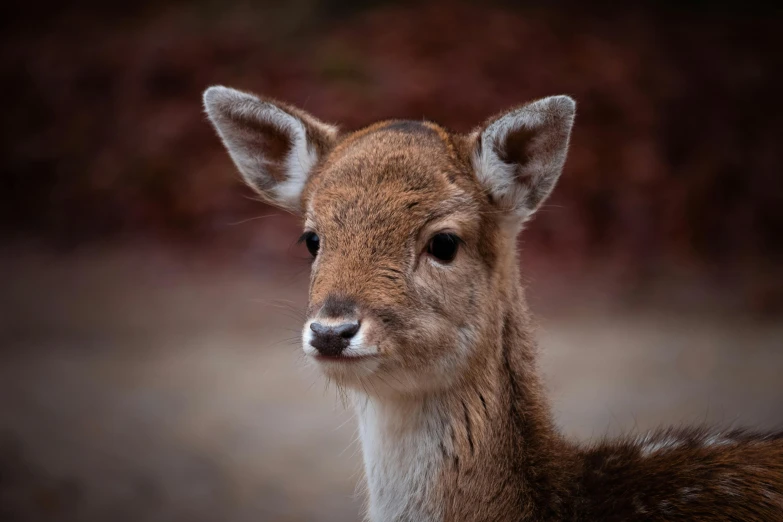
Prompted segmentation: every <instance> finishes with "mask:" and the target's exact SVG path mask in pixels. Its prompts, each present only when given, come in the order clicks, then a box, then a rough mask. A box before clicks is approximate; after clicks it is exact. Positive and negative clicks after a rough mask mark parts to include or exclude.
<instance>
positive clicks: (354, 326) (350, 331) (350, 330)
mask: <svg viewBox="0 0 783 522" xmlns="http://www.w3.org/2000/svg"><path fill="white" fill-rule="evenodd" d="M358 331H359V321H354V322H352V323H343V324H341V325H338V326H335V327H334V333H335V334H336V335H339V336H340V337H342V338H343V339H350V338H351V337H353V336H354V335H356V332H358Z"/></svg>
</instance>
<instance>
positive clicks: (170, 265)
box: [0, 0, 783, 521]
mask: <svg viewBox="0 0 783 522" xmlns="http://www.w3.org/2000/svg"><path fill="white" fill-rule="evenodd" d="M781 22H783V11H781V10H780V9H779V8H773V7H768V6H764V5H763V4H761V3H755V2H729V3H726V2H724V3H721V2H703V1H697V0H689V1H684V2H649V3H636V4H631V3H623V4H622V7H618V6H616V5H615V6H612V5H611V4H609V3H600V2H599V3H590V5H589V6H588V5H587V4H586V3H583V2H576V1H567V0H559V1H554V2H528V3H519V4H517V3H512V2H500V1H494V2H493V1H490V2H471V1H463V2H459V3H453V2H434V3H425V4H414V3H413V2H404V3H395V2H384V1H378V0H374V1H368V2H358V1H341V2H338V1H336V0H331V1H326V2H315V1H313V0H290V1H288V2H275V3H264V2H250V1H218V0H199V1H193V2H184V1H183V2H153V1H150V0H137V1H134V2H125V1H119V2H97V1H94V2H67V3H65V2H61V3H57V4H51V5H48V4H47V3H34V2H5V3H3V5H2V7H0V29H1V31H2V36H1V38H2V49H0V64H1V65H2V71H3V79H4V81H3V82H2V87H0V89H2V94H3V98H2V99H4V100H5V102H4V103H5V107H4V110H3V118H2V138H3V139H2V145H1V146H2V149H0V166H1V168H2V174H1V177H0V191H1V192H2V205H0V239H1V241H0V274H2V276H1V277H2V279H0V282H1V284H0V519H2V520H4V521H5V520H10V521H16V520H20V521H37V520H57V521H77V520H78V521H93V520H95V521H97V520H117V521H122V520H128V521H136V520H144V521H156V520H161V521H170V520H183V521H184V520H187V521H217V520H220V521H245V520H247V521H250V520H291V521H293V520H325V521H329V520H333V521H349V520H359V519H360V513H361V508H362V496H361V494H360V492H359V490H358V489H357V484H358V483H360V482H361V461H360V455H359V453H358V446H357V444H356V443H355V440H354V439H355V425H354V422H353V419H352V418H351V414H350V411H346V410H345V409H344V408H343V407H342V406H341V405H340V404H339V401H337V400H336V397H335V393H334V392H333V391H332V390H329V389H328V388H326V386H325V383H324V382H323V381H322V380H321V379H319V378H318V376H317V375H315V373H314V372H312V371H311V370H310V369H308V368H307V367H306V366H305V365H304V364H303V361H302V360H301V357H300V355H299V353H300V350H299V348H298V341H297V339H296V336H297V335H298V331H299V328H300V326H301V320H302V310H303V307H304V305H305V302H306V288H307V273H308V267H309V265H308V261H307V259H308V255H307V253H306V252H305V251H304V250H303V248H300V247H299V246H296V245H295V244H294V242H295V239H296V238H297V237H298V235H299V233H300V228H299V223H298V222H297V220H296V219H295V218H294V217H292V216H288V215H285V214H283V213H282V212H279V211H276V210H274V209H271V208H269V207H266V206H264V205H263V204H261V203H258V202H257V201H255V200H254V198H253V194H252V193H251V192H250V190H249V189H247V188H246V187H244V186H243V185H242V183H241V182H240V180H239V176H238V174H237V173H236V171H235V170H234V168H233V166H232V164H231V163H230V160H229V158H228V156H227V154H226V153H225V152H224V150H223V149H222V147H221V145H220V143H219V141H218V139H217V138H216V137H215V135H214V134H213V131H212V129H211V128H210V126H209V125H208V124H207V122H206V119H205V117H204V115H203V113H202V111H201V106H200V103H201V100H200V95H201V92H202V91H203V90H204V88H206V87H207V86H209V85H211V84H225V85H230V86H232V87H237V88H241V89H245V90H251V91H256V92H259V93H263V94H265V95H269V96H273V97H276V98H279V99H282V100H285V101H288V102H290V103H292V104H295V105H298V106H300V107H303V108H305V109H306V110H308V111H310V112H312V113H313V114H315V115H316V116H318V117H319V118H321V119H324V120H326V121H329V122H335V123H339V124H340V125H341V126H342V127H343V128H345V129H355V128H358V127H361V126H363V125H366V124H369V123H371V122H373V121H374V120H378V119H382V118H389V117H396V118H410V119H420V118H427V119H431V120H435V121H438V122H439V123H442V124H444V125H446V126H448V127H450V128H452V129H454V130H457V131H466V130H468V129H470V128H471V127H473V126H474V125H476V124H478V123H479V122H481V121H482V120H484V119H485V118H486V117H488V116H489V115H491V114H493V113H496V112H498V111H500V110H502V109H504V108H507V107H509V106H512V105H515V104H519V103H520V102H523V101H526V100H530V99H534V98H537V97H541V96H546V95H550V94H560V93H564V94H569V95H571V96H573V97H575V98H576V99H577V101H578V104H579V106H578V117H577V123H576V128H575V132H574V136H573V140H572V148H571V152H570V157H569V160H568V163H567V165H566V169H565V172H564V175H563V177H562V178H561V182H560V184H559V186H558V188H557V190H556V191H555V194H554V196H553V197H552V198H551V200H550V201H549V204H547V205H546V206H545V207H544V208H543V209H542V210H541V211H540V212H539V214H538V215H537V217H536V219H535V220H534V221H533V222H532V223H531V224H530V226H529V227H528V230H527V231H526V232H525V234H523V237H522V239H521V246H522V253H523V254H522V260H523V263H522V264H523V266H522V270H523V273H524V277H525V280H526V281H527V282H528V285H529V299H530V301H531V306H532V308H533V310H534V311H535V313H536V314H537V316H538V317H539V323H540V327H539V339H540V343H541V348H542V369H543V371H544V373H545V376H546V381H547V383H548V385H549V388H550V390H551V393H552V397H553V406H554V408H555V414H556V416H557V419H558V422H559V423H560V425H561V426H562V428H563V430H564V431H565V432H566V433H567V434H568V435H569V436H571V437H573V438H574V439H577V440H588V439H590V438H594V437H600V436H603V435H604V434H610V435H611V434H618V433H627V432H630V431H643V430H645V429H648V428H650V427H653V426H655V425H658V424H660V423H677V424H682V423H693V422H697V423H698V422H707V423H712V424H717V425H720V426H730V425H734V426H745V425H750V426H757V427H760V428H774V427H781V426H783V378H782V377H781V375H783V322H782V321H781V318H783V270H781V268H780V267H781V261H783V173H782V172H781V167H782V166H783V155H782V154H781V152H780V144H781V143H783V131H782V130H781V125H780V121H781V117H782V116H783V102H781V98H780V92H781V87H783V82H781V72H780V71H781V70H783V54H782V53H781V52H780V51H779V48H780V25H781Z"/></svg>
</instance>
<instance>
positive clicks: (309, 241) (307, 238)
mask: <svg viewBox="0 0 783 522" xmlns="http://www.w3.org/2000/svg"><path fill="white" fill-rule="evenodd" d="M301 242H304V244H305V246H307V250H309V251H310V254H312V256H313V257H315V256H317V255H318V249H320V248H321V238H320V237H318V234H316V233H315V232H305V233H304V234H302V237H300V238H299V243H301Z"/></svg>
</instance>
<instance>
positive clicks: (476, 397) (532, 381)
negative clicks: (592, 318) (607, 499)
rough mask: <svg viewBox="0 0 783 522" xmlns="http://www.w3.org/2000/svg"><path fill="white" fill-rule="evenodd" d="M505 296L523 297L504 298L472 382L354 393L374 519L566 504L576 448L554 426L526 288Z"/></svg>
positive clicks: (476, 514)
mask: <svg viewBox="0 0 783 522" xmlns="http://www.w3.org/2000/svg"><path fill="white" fill-rule="evenodd" d="M516 288H518V289H519V290H518V291H519V293H520V294H521V288H519V287H518V286H517V287H516ZM509 297H515V298H519V299H513V300H512V299H508V300H507V302H508V304H507V305H506V306H505V308H506V310H505V313H504V314H500V315H499V324H498V325H497V330H498V334H499V335H497V337H495V340H494V342H491V343H488V344H489V345H488V346H484V347H482V348H484V349H482V350H480V351H481V352H482V353H484V354H487V357H486V360H483V361H481V364H483V365H484V366H483V368H484V369H485V370H484V371H482V372H480V373H478V374H476V375H474V376H473V377H472V379H473V380H472V381H468V382H466V383H465V384H463V385H461V386H460V387H459V388H452V389H449V390H446V391H442V392H436V393H430V394H428V395H424V396H417V397H399V398H390V397H388V396H386V397H376V396H366V395H361V396H357V397H356V398H355V401H356V409H357V416H358V419H359V432H360V437H361V440H362V449H363V453H364V463H365V474H366V480H367V487H368V492H369V518H370V520H372V521H381V520H383V521H395V520H398V521H402V520H405V521H416V522H418V521H422V522H423V521H441V520H507V519H508V520H520V519H522V520H524V519H526V518H529V517H530V518H532V517H535V516H536V514H538V513H542V512H548V513H555V512H558V511H560V508H559V507H558V505H557V504H558V499H559V498H566V497H567V496H566V494H565V493H566V492H565V491H562V489H563V488H564V487H565V486H564V484H566V483H567V481H566V480H565V479H566V477H565V475H566V473H567V471H566V469H567V467H566V466H567V465H566V462H568V460H569V458H568V456H569V454H570V453H571V450H570V449H569V448H568V446H567V445H566V444H565V442H564V441H563V440H562V438H561V437H560V435H559V434H558V433H557V432H556V430H555V429H554V427H553V422H552V419H551V414H550V411H549V407H548V404H547V402H546V399H545V397H544V393H543V389H542V385H541V384H540V381H539V379H538V375H537V372H536V368H535V357H534V351H535V350H534V346H533V345H532V343H531V341H530V335H529V333H528V332H529V326H528V322H529V321H528V318H527V317H528V316H527V311H526V309H525V308H524V305H523V304H521V303H523V300H522V299H521V297H522V296H521V295H519V296H509ZM561 484H563V485H562V486H561ZM561 492H562V494H560V493H561Z"/></svg>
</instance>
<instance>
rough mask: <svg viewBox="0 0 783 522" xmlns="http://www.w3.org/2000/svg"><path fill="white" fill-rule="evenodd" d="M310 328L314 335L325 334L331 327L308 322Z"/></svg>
mask: <svg viewBox="0 0 783 522" xmlns="http://www.w3.org/2000/svg"><path fill="white" fill-rule="evenodd" d="M310 330H312V331H313V333H314V334H316V335H326V334H328V333H329V330H331V327H329V326H324V325H322V324H321V323H310Z"/></svg>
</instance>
